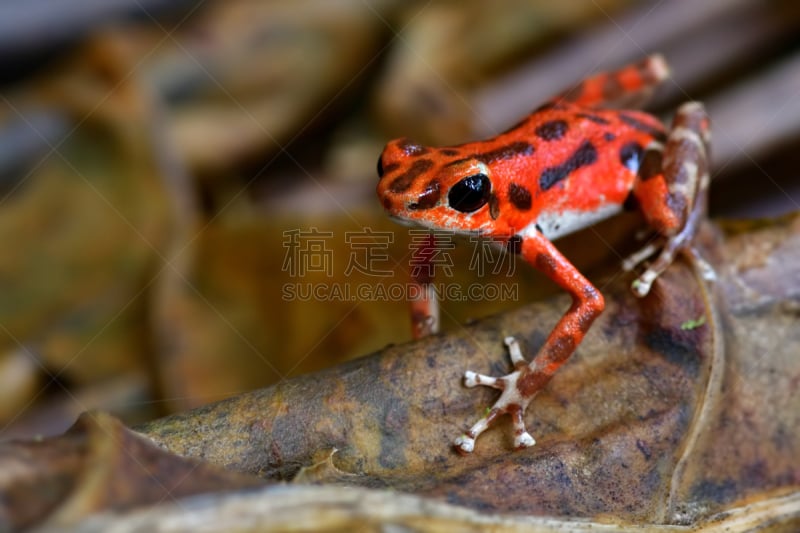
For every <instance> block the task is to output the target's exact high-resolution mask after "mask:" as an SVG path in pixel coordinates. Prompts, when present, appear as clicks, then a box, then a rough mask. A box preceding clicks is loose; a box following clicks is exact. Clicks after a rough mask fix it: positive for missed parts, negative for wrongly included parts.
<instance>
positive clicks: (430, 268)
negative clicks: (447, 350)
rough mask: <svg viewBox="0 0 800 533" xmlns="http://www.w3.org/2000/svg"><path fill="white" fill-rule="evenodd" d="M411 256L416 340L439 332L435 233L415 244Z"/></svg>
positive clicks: (411, 296)
mask: <svg viewBox="0 0 800 533" xmlns="http://www.w3.org/2000/svg"><path fill="white" fill-rule="evenodd" d="M414 244H415V247H414V251H413V252H412V255H411V264H410V266H411V276H410V277H411V286H410V288H409V289H410V292H411V294H409V302H410V304H411V334H412V336H413V337H414V338H415V339H421V338H423V337H427V336H428V335H433V334H434V333H437V332H438V331H439V301H438V299H437V297H436V288H435V287H434V285H433V275H434V266H435V265H434V263H433V256H434V255H435V253H436V237H435V235H434V234H433V233H430V234H428V235H425V236H424V238H423V239H421V240H420V241H418V242H416V243H414Z"/></svg>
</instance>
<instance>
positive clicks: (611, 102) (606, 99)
mask: <svg viewBox="0 0 800 533" xmlns="http://www.w3.org/2000/svg"><path fill="white" fill-rule="evenodd" d="M668 77H669V66H668V65H667V62H666V61H665V60H664V57H663V56H661V55H659V54H654V55H651V56H648V57H646V58H644V59H643V60H642V61H639V62H638V63H632V64H630V65H626V66H625V67H622V68H621V69H619V70H614V71H610V72H600V73H598V74H595V75H594V76H590V77H588V78H586V79H584V80H583V81H581V82H580V83H578V84H577V85H575V86H573V87H571V88H569V89H567V90H566V91H564V92H562V93H560V94H557V95H556V96H554V97H553V98H551V99H550V100H549V102H548V104H549V105H558V104H559V103H570V104H575V105H579V106H581V107H590V108H609V109H634V108H640V107H642V106H643V105H644V104H645V103H646V102H647V101H648V100H649V99H650V96H651V95H652V93H653V91H654V90H655V88H656V87H657V86H658V85H659V84H660V83H661V82H662V81H664V80H665V79H666V78H668ZM548 104H546V105H548Z"/></svg>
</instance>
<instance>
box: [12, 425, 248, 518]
mask: <svg viewBox="0 0 800 533" xmlns="http://www.w3.org/2000/svg"><path fill="white" fill-rule="evenodd" d="M262 483H263V482H261V481H259V480H258V479H257V478H253V477H250V476H245V475H242V474H237V473H234V472H229V471H224V470H221V469H219V468H217V467H213V466H211V465H209V464H205V463H201V462H199V461H197V460H195V459H187V458H183V457H178V456H176V455H173V454H171V453H169V452H167V451H164V450H162V449H160V448H158V447H156V446H154V445H153V443H152V442H151V441H149V440H147V439H145V438H143V437H142V436H141V435H137V434H136V433H134V432H133V431H131V430H129V429H127V428H126V427H124V426H123V425H122V424H121V423H120V422H119V421H117V420H116V419H114V418H113V417H111V416H109V415H106V414H103V413H88V414H84V415H82V416H81V418H80V419H79V420H78V422H77V423H76V424H75V425H74V426H73V427H72V428H71V429H70V430H69V431H68V432H66V433H65V434H64V435H62V436H59V437H53V438H51V439H46V440H42V441H31V442H8V443H2V444H0V495H2V497H0V531H6V530H7V529H9V528H17V527H22V526H26V525H30V524H32V523H35V522H38V521H40V520H41V519H42V518H44V517H48V518H47V522H48V524H49V525H59V524H71V523H74V522H76V521H78V520H79V519H81V518H83V517H84V516H87V515H89V514H92V513H95V512H99V511H103V510H114V511H123V510H127V509H133V508H136V507H141V506H144V505H153V504H157V503H162V502H175V501H177V500H178V499H179V498H183V497H185V496H188V495H191V494H199V493H203V492H212V491H223V490H230V489H235V488H244V487H253V486H256V485H259V484H262Z"/></svg>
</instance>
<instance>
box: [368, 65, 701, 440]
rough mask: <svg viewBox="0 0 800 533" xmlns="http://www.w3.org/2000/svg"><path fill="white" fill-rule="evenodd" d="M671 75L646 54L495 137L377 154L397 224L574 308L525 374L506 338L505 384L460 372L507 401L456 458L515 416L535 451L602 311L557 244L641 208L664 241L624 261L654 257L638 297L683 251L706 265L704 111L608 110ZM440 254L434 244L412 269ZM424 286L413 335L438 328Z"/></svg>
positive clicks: (399, 145)
mask: <svg viewBox="0 0 800 533" xmlns="http://www.w3.org/2000/svg"><path fill="white" fill-rule="evenodd" d="M668 74H669V69H668V67H667V64H666V62H665V61H664V59H663V58H662V57H661V56H659V55H653V56H651V57H648V58H646V59H645V60H643V61H641V62H639V63H637V64H633V65H629V66H626V67H624V68H622V69H620V70H617V71H615V72H608V73H600V74H597V75H596V76H593V77H590V78H587V79H585V80H584V81H583V82H581V83H580V84H578V85H576V86H575V87H574V88H572V89H571V90H569V91H566V92H564V93H562V94H559V95H557V96H555V97H553V98H551V99H550V100H549V101H548V102H546V103H545V104H544V105H542V106H540V107H539V108H538V109H536V110H535V111H534V112H533V113H531V114H530V115H528V116H527V117H525V118H524V119H523V120H522V121H521V122H519V123H518V124H517V125H515V126H513V127H512V128H511V129H509V130H508V131H506V132H504V133H501V134H499V135H497V136H496V137H493V138H491V139H487V140H484V141H477V142H470V143H466V144H461V145H458V146H451V147H445V148H432V147H426V146H420V145H418V144H415V143H414V142H412V141H410V140H408V139H397V140H394V141H391V142H389V143H388V144H387V145H386V148H385V149H384V150H383V153H382V154H381V156H380V159H379V160H378V174H379V176H380V182H379V183H378V189H377V192H378V197H379V198H380V201H381V203H382V204H383V207H384V208H385V209H386V211H387V212H388V213H389V215H390V216H391V217H392V218H394V219H396V220H398V221H400V222H403V223H408V224H412V225H419V226H422V227H425V228H430V229H435V230H448V231H452V232H455V233H460V234H468V235H479V236H483V237H485V238H488V239H491V240H493V241H496V242H498V243H499V244H500V245H502V246H504V247H505V248H506V249H507V250H508V252H509V253H515V254H520V255H521V256H522V257H523V258H524V259H525V261H527V262H528V263H529V264H530V265H531V266H533V267H534V268H536V269H538V270H540V271H541V272H543V273H544V274H545V275H547V276H548V277H549V278H550V279H552V280H553V281H554V282H555V283H556V284H558V286H560V287H561V288H562V289H564V290H565V291H567V292H568V293H569V294H570V295H571V296H572V305H571V306H570V308H569V310H568V311H567V312H566V314H564V316H563V317H562V318H561V320H560V321H559V322H558V323H557V324H556V326H555V328H553V331H552V332H551V333H550V335H549V336H548V337H547V340H546V341H545V343H544V345H543V346H542V347H541V349H540V350H539V352H538V353H537V354H536V356H535V357H534V358H533V359H532V360H531V362H530V363H528V362H526V361H525V360H524V358H523V356H522V354H521V353H520V348H519V345H518V343H517V342H516V341H515V340H514V339H513V337H509V338H507V339H506V341H505V342H506V345H507V346H508V349H509V352H510V357H511V361H512V363H513V365H514V370H513V372H511V373H510V374H508V375H506V376H503V377H498V378H494V377H490V376H484V375H481V374H476V373H474V372H469V371H468V372H466V374H465V376H464V379H465V384H466V386H468V387H474V386H476V385H485V386H489V387H494V388H496V389H499V390H500V391H502V392H501V394H500V397H499V399H498V400H497V402H496V403H495V404H494V406H493V407H492V408H491V409H490V410H489V411H488V413H487V415H486V416H485V417H483V418H482V419H481V420H479V421H478V422H477V423H476V424H475V425H474V426H472V427H471V428H470V429H469V430H468V431H467V432H466V433H464V434H463V435H461V436H460V437H458V438H457V439H456V440H455V443H454V444H455V446H456V449H457V450H458V451H459V452H461V453H469V452H471V451H472V450H473V448H474V445H475V439H476V438H477V437H478V435H480V434H481V433H482V432H483V431H485V430H486V429H487V428H488V427H489V426H490V425H491V424H492V423H493V422H494V421H495V420H496V419H497V418H498V417H499V416H500V415H503V414H509V415H511V417H512V420H513V424H514V445H515V447H516V448H524V447H528V446H532V445H534V444H535V440H534V439H533V437H532V436H531V435H530V434H529V433H528V432H527V430H526V429H525V423H524V419H523V416H524V413H525V409H526V408H527V406H528V404H529V403H530V402H531V400H532V399H533V397H534V396H535V395H536V393H537V392H538V391H539V390H541V389H542V388H543V387H544V386H545V384H546V383H547V382H548V381H549V380H550V378H551V377H552V376H553V374H554V373H555V372H556V371H557V370H558V368H559V367H560V366H561V365H563V364H564V363H565V362H566V360H567V359H568V358H569V356H570V355H571V354H572V353H573V352H574V351H575V349H576V348H577V346H578V345H579V344H580V342H581V340H582V339H583V336H584V335H585V334H586V332H587V331H588V330H589V328H590V326H591V325H592V322H594V320H595V318H597V316H598V315H599V314H600V313H601V312H602V311H603V306H604V301H603V296H602V295H601V294H600V292H599V291H598V290H597V289H596V288H595V287H594V286H593V285H592V284H591V283H590V282H589V281H588V280H587V279H586V278H585V277H584V276H583V275H582V274H581V273H580V272H579V271H578V270H577V269H576V268H575V267H574V266H573V265H572V264H571V263H570V262H569V261H568V260H567V259H566V258H565V257H564V256H563V255H561V253H559V251H558V249H557V248H556V247H555V246H554V245H553V243H552V242H551V241H552V240H554V239H557V238H558V237H561V236H562V235H565V234H567V233H570V232H573V231H576V230H578V229H581V228H584V227H587V226H589V225H591V224H594V223H596V222H598V221H599V220H602V219H605V218H607V217H610V216H612V215H614V214H615V213H618V212H620V211H621V210H622V209H623V207H627V206H631V205H635V206H636V207H637V208H638V209H639V210H640V211H641V213H642V215H643V216H644V219H645V221H646V222H647V223H648V224H649V225H650V226H651V227H652V228H653V230H655V233H656V234H657V236H658V237H657V239H655V240H654V241H651V242H650V244H648V245H647V246H645V247H644V248H643V249H642V250H641V251H639V252H638V253H636V254H634V255H633V256H631V257H630V258H629V259H628V260H626V261H625V262H624V263H623V268H625V269H626V270H631V269H633V268H635V267H636V265H638V264H639V263H642V262H643V261H645V260H647V259H648V258H650V257H651V256H655V255H656V253H658V255H657V256H656V257H655V259H654V260H653V261H652V262H650V264H649V266H648V267H647V268H646V269H645V270H644V272H643V273H642V274H641V275H640V276H639V277H638V278H637V279H636V280H635V281H634V282H633V286H632V288H633V291H634V293H635V294H636V295H638V296H640V297H643V296H645V295H647V294H648V292H649V290H650V287H651V285H652V284H653V282H654V281H655V279H656V278H657V277H658V276H659V274H661V273H662V272H663V271H664V270H665V269H666V268H667V267H668V266H669V265H670V263H671V262H672V261H673V259H674V258H675V256H676V255H677V253H678V252H683V253H685V254H687V255H689V256H691V257H693V258H695V259H697V260H698V261H700V260H699V258H697V256H696V255H695V254H694V251H693V249H692V239H693V237H694V235H695V233H696V231H697V226H698V222H699V220H700V219H701V217H702V216H703V215H704V213H705V205H706V194H707V193H706V191H707V187H708V182H709V174H708V148H709V146H708V145H709V140H710V130H709V120H708V117H707V115H706V113H705V110H704V108H703V105H702V104H700V103H698V102H689V103H685V104H683V105H682V106H681V107H680V108H679V109H678V111H677V113H676V114H675V117H674V119H673V121H672V126H671V127H670V128H669V129H666V128H665V127H664V125H663V124H662V123H661V122H660V121H659V120H658V119H657V118H655V117H654V116H652V115H650V114H647V113H644V112H641V111H634V110H618V109H611V108H613V107H617V106H619V105H620V103H624V102H631V101H637V100H642V99H643V98H644V97H646V96H648V95H649V93H650V92H651V91H652V90H653V89H654V87H655V86H656V85H657V84H658V83H660V82H661V81H662V80H664V79H665V78H666V77H667V76H668ZM434 245H435V243H434V242H433V237H432V236H431V239H430V241H428V242H427V243H424V244H423V245H422V250H420V253H419V254H418V257H424V256H426V253H425V248H426V247H427V248H428V250H429V251H430V247H432V246H434ZM430 255H431V254H430V253H427V256H430ZM424 270H425V269H421V271H424ZM431 281H432V280H431V279H429V278H425V277H418V278H417V279H414V280H413V282H414V283H416V284H417V288H419V289H420V290H419V291H418V292H419V297H418V298H417V299H416V300H414V301H412V302H411V304H412V322H413V326H414V335H415V337H422V336H425V335H428V334H432V333H435V332H436V330H437V327H438V307H437V303H436V299H435V296H436V295H435V292H434V290H433V286H432V284H431Z"/></svg>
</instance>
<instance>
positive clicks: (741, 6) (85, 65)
mask: <svg viewBox="0 0 800 533" xmlns="http://www.w3.org/2000/svg"><path fill="white" fill-rule="evenodd" d="M799 30H800V3H798V2H794V1H792V0H703V1H696V0H669V1H664V0H648V1H642V0H592V1H586V0H560V1H559V2H550V1H545V0H541V1H534V0H502V1H499V2H488V1H469V0H462V1H458V2H455V1H436V0H428V1H425V0H415V1H408V0H406V1H400V0H293V1H291V2H290V1H286V0H274V1H269V0H259V1H254V0H228V1H226V2H221V1H213V0H205V1H197V0H192V1H186V0H169V1H166V0H72V1H71V2H59V1H57V0H27V1H26V2H12V1H3V2H0V64H2V65H3V68H2V70H1V71H0V235H1V236H2V238H0V242H2V243H3V245H2V248H0V284H1V286H0V440H2V439H9V438H19V437H31V436H38V435H50V434H54V433H59V432H61V431H63V430H64V429H65V428H67V427H68V426H69V425H70V424H71V423H72V422H73V421H74V419H75V417H76V416H77V414H78V413H80V412H82V411H85V410H89V409H104V410H109V411H111V412H113V413H114V414H116V415H118V416H120V417H122V418H123V420H125V421H126V422H128V423H135V422H137V421H142V420H146V419H150V418H153V417H156V416H161V415H164V414H167V413H170V412H175V411H180V410H185V409H189V408H192V407H195V406H198V405H202V404H205V403H208V402H212V401H216V400H220V399H222V398H225V397H227V396H231V395H234V394H239V393H242V392H245V391H247V390H251V389H253V388H258V387H263V386H266V385H269V384H271V383H276V382H278V381H280V380H283V379H287V378H290V377H291V376H294V375H297V374H300V373H305V372H310V371H314V370H317V369H320V368H324V367H326V366H329V365H333V364H336V363H339V362H341V361H344V360H347V359H351V358H354V357H358V356H361V355H365V354H367V353H369V352H371V351H374V350H378V349H380V348H382V347H383V346H385V345H387V344H389V343H400V342H405V341H407V340H408V339H410V324H409V320H408V313H407V308H406V304H405V302H404V301H402V299H401V298H397V297H396V295H394V296H393V294H392V293H391V289H392V288H393V287H394V286H396V284H398V283H403V282H404V281H405V279H406V276H407V271H408V264H409V263H408V262H409V257H410V255H409V253H410V250H409V244H410V243H411V242H413V240H414V239H415V238H416V239H419V238H420V237H419V235H418V234H416V235H415V234H414V233H410V232H409V229H408V228H404V227H401V226H396V225H394V224H392V223H391V222H390V221H389V220H388V219H387V218H386V216H385V215H384V214H383V213H382V211H381V208H380V206H379V204H378V202H377V200H376V198H375V194H374V187H375V184H376V182H377V177H376V171H375V164H376V161H377V158H378V155H379V154H380V151H381V149H382V147H383V145H384V144H385V143H386V141H388V140H389V139H391V138H394V137H399V136H408V137H411V138H413V139H415V140H417V141H419V142H421V143H430V144H435V145H447V144H455V143H459V142H463V141H466V140H472V139H476V138H479V137H486V136H490V135H493V134H496V133H498V132H500V131H502V130H504V129H506V128H507V127H509V126H510V125H511V124H513V123H515V122H516V121H517V120H518V119H519V118H520V117H521V116H523V115H524V114H526V113H528V112H529V111H530V110H531V109H533V108H535V107H536V106H537V104H539V103H541V102H542V101H543V100H544V99H546V98H547V97H548V96H550V95H552V94H553V93H555V92H557V91H559V90H562V89H564V88H567V87H569V86H570V85H571V84H573V83H575V82H577V81H579V80H580V79H581V78H582V77H584V76H586V75H588V74H590V73H593V72H597V71H599V70H604V69H608V68H614V67H619V66H621V65H623V64H625V63H627V62H630V61H636V60H638V59H640V58H641V57H643V56H644V55H646V54H650V53H654V52H660V53H662V54H664V55H665V56H666V58H667V59H668V61H669V62H670V64H671V66H672V69H673V78H672V79H671V80H670V81H668V82H667V83H666V84H664V86H663V87H661V88H660V90H659V91H658V92H657V94H656V95H655V97H654V99H653V101H652V105H651V106H650V109H652V110H653V111H654V112H656V113H658V114H660V115H663V116H664V118H665V120H668V119H669V116H670V114H671V110H673V109H674V108H675V107H676V106H677V105H678V104H679V103H680V102H682V101H686V100H689V99H698V100H702V101H704V102H705V104H706V105H707V107H708V109H709V112H710V115H711V117H712V121H713V166H712V180H713V181H712V186H711V213H712V216H715V217H725V218H754V217H768V216H778V215H781V214H784V213H787V212H791V211H794V210H796V209H797V208H798V203H799V202H800V180H798V178H797V174H796V169H797V168H798V166H799V164H800V150H798V149H797V147H798V140H800V31H799ZM630 217H635V215H628V218H629V219H630ZM623 218H625V217H623ZM637 223H638V222H637V221H636V220H635V219H630V220H628V221H627V227H626V224H623V223H619V222H614V221H611V222H609V223H604V224H603V225H602V228H601V232H602V233H601V234H602V235H603V237H602V238H599V237H598V234H597V233H595V232H592V233H589V234H587V233H580V234H577V235H575V236H571V237H569V238H567V239H565V242H564V244H563V245H562V244H559V247H561V248H562V250H564V252H565V253H566V255H567V256H568V257H570V258H571V259H573V260H574V261H575V262H576V264H577V265H578V266H579V267H580V268H582V269H585V270H588V271H590V272H591V271H592V269H593V268H594V267H593V265H598V264H610V265H612V267H610V268H611V269H612V270H610V271H608V273H607V274H606V275H610V276H614V275H619V274H618V272H619V267H618V261H619V257H620V256H621V255H622V254H623V251H624V248H625V247H626V246H627V244H626V243H627V242H629V241H630V240H631V237H630V231H629V230H630V226H631V225H634V226H635V225H636V224H637ZM448 244H449V243H448ZM456 244H457V245H456ZM477 246H478V245H477V244H476V243H467V245H464V244H463V243H459V241H455V240H454V241H453V247H447V251H448V254H449V255H448V258H449V263H447V264H443V265H442V267H443V268H444V270H445V271H446V272H445V274H447V277H448V279H449V280H450V281H453V283H456V284H458V285H459V286H465V287H466V286H469V285H470V284H474V283H480V284H484V285H485V284H487V283H490V282H496V283H500V282H502V283H504V284H506V285H508V286H512V287H513V288H515V290H517V292H515V293H514V296H513V297H511V298H496V297H492V296H491V295H484V297H485V298H484V300H485V301H475V298H471V299H469V300H468V301H461V302H459V301H445V302H444V305H443V322H444V324H445V329H447V328H453V327H458V326H457V325H458V324H463V323H466V322H468V321H469V320H471V319H475V318H479V317H481V316H486V315H488V314H492V313H496V312H498V311H501V310H502V309H507V308H509V307H516V306H519V305H522V303H524V302H525V301H526V300H530V299H532V298H536V297H539V296H542V295H544V294H550V293H553V292H555V291H554V290H553V289H552V287H550V286H549V285H548V284H546V283H545V284H540V281H541V279H540V278H539V277H538V276H537V275H536V274H535V273H534V272H532V269H528V268H525V267H524V266H521V267H520V268H519V269H513V268H510V267H509V268H505V267H503V268H502V269H501V268H494V266H497V265H499V263H498V262H497V261H499V259H498V258H497V257H489V256H487V257H488V258H486V259H485V260H486V261H488V262H487V263H486V264H487V265H492V268H488V269H478V268H474V267H475V263H474V261H475V259H476V257H478V256H479V255H480V254H483V253H484V252H483V250H482V249H480V250H479V248H478V247H477ZM480 257H483V256H482V255H480ZM512 266H513V265H512ZM484 270H488V271H484ZM451 271H452V272H451ZM512 271H513V272H512ZM451 273H452V276H450V274H451ZM320 287H322V288H323V289H324V290H319V288H320ZM356 287H361V288H362V289H364V290H362V291H361V292H359V293H356V290H355V288H356ZM350 290H352V291H353V293H348V292H347V291H350ZM309 291H311V292H309ZM452 300H458V298H457V297H454V298H452ZM479 300H480V298H479Z"/></svg>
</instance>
